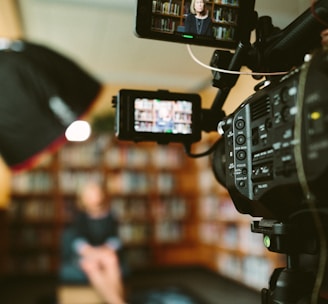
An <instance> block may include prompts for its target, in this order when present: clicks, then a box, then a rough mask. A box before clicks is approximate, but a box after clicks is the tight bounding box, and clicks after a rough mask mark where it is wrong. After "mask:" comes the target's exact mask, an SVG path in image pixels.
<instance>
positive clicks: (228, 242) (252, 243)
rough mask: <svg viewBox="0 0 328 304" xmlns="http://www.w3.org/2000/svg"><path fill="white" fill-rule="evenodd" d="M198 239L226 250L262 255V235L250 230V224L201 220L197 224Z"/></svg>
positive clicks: (263, 249) (263, 251) (264, 249)
mask: <svg viewBox="0 0 328 304" xmlns="http://www.w3.org/2000/svg"><path fill="white" fill-rule="evenodd" d="M199 239H200V240H201V241H202V242H203V243H205V244H209V245H213V246H217V247H218V248H220V249H222V250H226V251H231V250H232V251H236V252H237V251H238V252H241V253H245V254H249V253H251V254H254V255H264V254H265V251H266V248H265V247H264V245H263V236H262V235H261V234H257V233H253V232H251V229H250V225H238V224H233V223H225V224H224V223H217V222H202V223H200V224H199Z"/></svg>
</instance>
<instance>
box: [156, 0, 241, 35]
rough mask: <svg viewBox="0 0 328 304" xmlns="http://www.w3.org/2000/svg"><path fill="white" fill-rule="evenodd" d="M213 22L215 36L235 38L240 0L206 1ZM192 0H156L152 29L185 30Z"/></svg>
mask: <svg viewBox="0 0 328 304" xmlns="http://www.w3.org/2000/svg"><path fill="white" fill-rule="evenodd" d="M205 2H206V6H207V9H208V10H209V14H210V17H211V19H212V23H213V37H214V38H215V39H217V40H221V39H224V40H229V39H231V40H233V38H234V35H235V28H236V25H237V15H238V14H237V12H238V9H239V1H238V0H214V1H205ZM190 3H191V1H190V0H173V1H165V0H155V1H153V9H152V29H153V30H154V31H159V32H165V33H174V32H176V31H178V32H179V31H180V32H181V31H183V27H184V20H185V18H186V16H187V15H188V14H189V13H190Z"/></svg>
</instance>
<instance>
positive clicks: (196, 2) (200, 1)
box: [184, 0, 213, 36]
mask: <svg viewBox="0 0 328 304" xmlns="http://www.w3.org/2000/svg"><path fill="white" fill-rule="evenodd" d="M184 26H185V32H186V33H189V34H195V35H203V36H213V30H212V20H211V17H210V16H209V12H208V10H207V8H206V4H205V0H192V1H191V4H190V14H189V15H188V16H187V17H186V19H185V24H184Z"/></svg>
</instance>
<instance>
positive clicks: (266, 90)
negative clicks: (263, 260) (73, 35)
mask: <svg viewBox="0 0 328 304" xmlns="http://www.w3.org/2000/svg"><path fill="white" fill-rule="evenodd" d="M173 2H174V1H173ZM228 2H229V1H228ZM157 3H158V1H150V0H148V1H147V0H145V1H143V0H139V1H138V10H137V33H138V34H139V35H140V36H142V37H144V38H150V39H160V40H168V41H175V42H182V43H190V44H200V45H209V46H217V47H218V50H217V51H215V52H214V54H213V57H212V59H211V66H212V67H213V70H215V71H214V72H213V86H215V87H217V88H218V89H219V90H218V93H217V95H216V97H215V100H214V101H213V104H212V106H211V108H210V109H201V107H200V98H199V96H198V95H197V94H179V93H170V92H165V91H158V92H157V91H151V92H145V91H133V90H122V91H120V93H119V94H118V96H116V97H115V98H114V106H115V107H116V135H117V137H118V138H119V139H123V140H132V141H145V140H151V141H157V142H159V143H169V142H171V141H174V142H181V143H182V144H184V145H185V147H186V152H187V154H188V155H190V156H192V157H197V156H204V155H209V154H212V157H211V159H212V166H213V172H214V175H215V176H216V178H217V180H218V181H219V182H220V183H221V184H222V185H224V186H225V187H226V188H227V190H228V192H229V194H230V196H231V198H232V201H233V203H234V205H235V207H236V209H237V210H238V211H239V212H240V213H243V214H250V215H251V216H254V217H263V220H262V221H260V222H257V221H255V222H254V223H253V224H252V231H253V232H258V233H263V234H264V235H265V236H266V237H268V236H269V238H270V239H271V242H270V244H268V245H267V248H268V249H269V250H271V251H275V252H281V253H286V254H287V255H288V257H289V259H288V267H287V269H280V270H279V274H277V273H275V274H274V275H273V277H272V281H271V282H270V288H269V289H265V290H264V291H263V298H262V303H285V302H284V301H286V303H298V302H297V301H298V300H299V299H305V298H306V299H307V300H309V299H308V297H309V294H311V292H312V289H313V288H314V287H313V286H314V280H313V279H312V278H309V276H308V275H307V274H306V275H305V274H304V272H303V270H300V269H299V268H298V266H297V267H294V265H295V264H297V265H298V264H299V263H298V262H299V261H298V258H295V256H298V255H299V254H301V253H307V254H308V253H310V254H317V253H318V252H319V251H320V246H321V249H322V247H323V243H324V242H323V239H325V242H326V239H327V235H328V233H327V230H328V227H327V224H325V223H324V222H325V221H326V222H327V214H328V202H327V197H326V196H327V195H326V191H325V188H326V187H327V186H326V185H327V180H328V159H327V157H326V155H327V153H328V137H327V134H328V133H327V131H328V95H327V94H326V91H327V89H326V86H327V83H328V52H327V51H324V50H322V48H321V37H320V33H321V31H322V30H324V29H325V28H328V0H318V1H316V2H314V3H313V4H312V6H311V7H310V8H309V9H308V10H306V11H305V12H304V13H303V14H301V15H300V16H299V17H298V18H296V19H295V20H294V21H293V22H292V23H290V24H289V25H288V26H287V27H286V28H284V29H282V30H280V29H278V28H276V27H275V26H273V24H272V21H271V17H268V16H264V17H258V15H257V13H256V12H255V10H254V7H255V0H240V1H232V2H231V3H230V5H233V6H238V15H237V16H236V17H235V20H237V21H236V26H235V29H234V36H233V37H229V38H228V39H226V40H224V39H223V40H222V39H219V40H217V39H215V38H213V37H210V38H209V37H200V36H197V35H195V36H192V38H190V36H189V34H188V33H183V32H181V29H180V30H179V31H175V32H170V33H165V32H164V33H163V32H158V30H157V29H155V28H154V27H153V23H154V19H155V18H156V16H155V15H156V9H157ZM170 3H171V1H170ZM205 3H206V2H205ZM227 7H229V3H228V5H227ZM142 20H143V21H144V22H142ZM253 30H255V31H256V41H255V42H254V43H253V44H251V43H250V35H251V32H252V31H253ZM308 53H311V54H312V58H311V59H310V60H309V61H307V62H304V57H305V55H306V54H308ZM242 66H247V67H248V68H249V69H251V70H252V71H254V72H257V73H255V76H254V78H256V79H258V80H260V79H262V78H263V77H265V80H264V81H261V82H259V84H258V85H257V86H256V87H255V93H254V94H253V95H252V96H250V97H248V98H247V99H246V100H245V101H244V102H242V104H241V105H240V106H239V107H238V108H237V109H236V110H235V111H234V113H232V114H230V115H229V116H226V115H225V113H224V112H223V110H222V107H223V104H224V102H225V100H226V98H227V96H228V95H229V92H230V90H231V88H232V87H233V86H234V85H235V83H236V81H237V79H238V77H239V75H238V74H224V73H223V72H222V71H221V68H222V67H223V68H225V69H227V70H231V71H239V70H240V69H241V67H242ZM281 71H286V72H285V74H284V75H279V73H277V72H281ZM140 101H142V103H143V107H144V108H143V109H142V110H140V108H139V106H140ZM155 105H156V106H155ZM145 108H147V110H148V112H147V113H148V114H145V112H146V111H145ZM160 108H162V109H163V108H165V109H166V110H165V111H166V112H168V111H167V110H168V109H170V110H171V112H170V113H171V114H170V116H169V118H167V119H168V120H169V122H170V124H171V125H170V127H169V128H166V129H165V128H164V129H163V128H162V129H159V128H157V127H156V124H157V123H158V122H159V119H160ZM174 109H184V110H183V111H182V112H181V115H180V114H179V112H178V111H177V112H175V110H174ZM165 111H164V112H165ZM150 112H151V114H149V113H150ZM147 115H148V116H147ZM182 118H183V119H182ZM144 119H145V120H144ZM146 120H147V122H146ZM145 126H146V127H145ZM201 131H206V132H212V131H218V132H219V133H220V134H221V137H220V138H219V139H218V141H217V142H216V143H215V144H214V145H213V147H212V148H211V149H210V150H209V151H206V152H205V153H202V154H200V155H193V154H192V153H191V152H190V146H191V144H192V143H194V142H196V141H198V140H200V138H201ZM314 213H315V214H314ZM320 219H321V221H320ZM323 219H324V220H323ZM318 220H319V223H320V225H321V226H322V227H321V232H323V236H322V233H321V234H320V233H318V231H317V230H318V227H317V226H318V225H317V224H318ZM314 243H315V244H314ZM325 247H326V244H325ZM320 253H321V256H322V255H326V256H327V251H326V252H325V253H323V252H320ZM319 255H320V254H319ZM291 257H293V258H291ZM294 258H295V259H296V260H297V261H296V262H295V259H294ZM294 263H295V264H294ZM291 269H292V272H291V271H290V270H291ZM280 275H281V277H280ZM281 281H282V283H281V284H280V282H281ZM295 281H296V283H295ZM291 282H293V284H291ZM309 282H311V283H309ZM295 284H296V285H297V287H298V291H297V293H298V295H293V292H294V293H295V289H294V287H295V286H294V285H295ZM291 285H293V287H291V288H290V286H291ZM278 286H279V287H278ZM290 289H292V291H291V290H290ZM300 290H302V291H300ZM275 301H278V302H275ZM279 301H280V302H279ZM312 302H314V300H312ZM305 303H308V302H305Z"/></svg>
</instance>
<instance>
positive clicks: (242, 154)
mask: <svg viewBox="0 0 328 304" xmlns="http://www.w3.org/2000/svg"><path fill="white" fill-rule="evenodd" d="M236 157H237V159H239V160H244V159H245V158H246V151H244V150H239V151H238V152H237V154H236Z"/></svg>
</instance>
